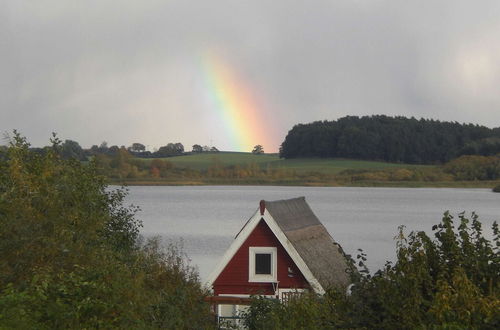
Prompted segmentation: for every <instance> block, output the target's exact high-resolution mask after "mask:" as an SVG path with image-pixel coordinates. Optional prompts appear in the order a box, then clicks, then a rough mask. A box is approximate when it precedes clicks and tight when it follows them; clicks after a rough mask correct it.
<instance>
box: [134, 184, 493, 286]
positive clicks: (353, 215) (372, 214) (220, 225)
mask: <svg viewBox="0 0 500 330" xmlns="http://www.w3.org/2000/svg"><path fill="white" fill-rule="evenodd" d="M129 190H130V193H129V196H128V198H127V202H128V203H133V204H134V205H138V206H140V207H141V210H142V211H141V212H139V213H138V215H137V217H138V218H139V219H141V220H142V221H143V224H144V227H143V228H142V230H141V232H142V234H143V235H144V236H146V237H148V236H155V235H159V236H161V237H162V238H163V239H164V241H166V242H169V241H173V242H180V241H182V245H183V250H184V252H185V253H186V254H187V255H188V257H189V258H190V260H191V262H190V264H191V265H193V266H195V267H197V268H198V271H199V273H200V278H201V280H202V281H204V280H206V279H207V277H208V275H209V274H210V272H211V271H212V270H213V268H214V267H215V266H216V264H217V263H218V262H219V260H220V258H221V257H222V255H223V254H224V252H225V251H226V249H227V248H228V247H229V245H230V244H231V242H232V240H233V239H234V236H235V235H236V234H237V233H238V232H239V230H240V229H241V227H242V226H243V225H244V224H245V222H246V221H247V220H248V219H249V218H250V217H251V216H252V215H253V214H254V212H255V211H256V210H257V209H258V206H259V201H260V200H261V199H265V200H279V199H287V198H294V197H299V196H305V197H306V201H307V202H308V203H309V205H310V206H311V208H312V210H313V212H314V213H315V214H316V215H317V216H318V218H319V219H320V221H321V222H322V223H323V224H324V225H325V227H326V228H327V229H328V231H329V232H330V234H331V235H332V236H333V238H334V239H335V240H336V241H337V242H338V243H339V244H340V245H341V246H342V247H343V248H344V251H345V252H346V253H347V254H351V255H354V256H355V255H356V253H357V249H358V248H360V249H363V250H364V252H365V253H366V254H367V255H368V261H367V264H368V266H369V268H370V270H371V271H376V270H377V269H379V268H381V267H382V266H383V265H384V264H385V261H386V260H394V258H395V247H396V244H395V241H394V236H395V235H396V234H397V228H398V226H399V225H405V226H406V228H407V232H409V231H411V230H425V231H427V232H428V233H431V227H432V226H433V225H434V224H437V223H438V222H439V221H440V220H441V217H442V215H443V213H444V211H446V210H449V211H450V212H451V213H452V214H453V215H455V216H456V215H457V214H458V213H459V212H462V211H465V212H467V213H468V214H469V215H470V212H472V211H475V212H476V213H477V214H478V215H479V220H480V221H481V222H482V223H483V228H484V230H485V233H486V234H487V236H488V237H491V224H492V223H493V221H497V222H500V194H495V193H492V192H491V190H490V189H456V188H351V187H270V186H160V187H152V186H145V187H142V186H133V187H129Z"/></svg>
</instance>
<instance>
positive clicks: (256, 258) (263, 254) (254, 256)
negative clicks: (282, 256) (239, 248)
mask: <svg viewBox="0 0 500 330" xmlns="http://www.w3.org/2000/svg"><path fill="white" fill-rule="evenodd" d="M248 252H249V256H248V257H249V258H248V259H249V265H248V281H249V282H276V279H277V274H276V269H277V253H276V248H275V247H261V246H259V247H250V248H249V251H248Z"/></svg>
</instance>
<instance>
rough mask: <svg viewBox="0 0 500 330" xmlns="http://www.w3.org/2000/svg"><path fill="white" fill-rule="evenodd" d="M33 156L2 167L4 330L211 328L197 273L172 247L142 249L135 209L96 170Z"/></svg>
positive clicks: (23, 152) (154, 244)
mask: <svg viewBox="0 0 500 330" xmlns="http://www.w3.org/2000/svg"><path fill="white" fill-rule="evenodd" d="M52 142H53V145H52V147H51V148H50V149H49V150H47V151H46V152H45V153H39V154H36V153H33V152H30V151H29V148H28V147H29V144H28V143H27V142H26V140H25V139H24V138H22V137H21V136H20V135H19V134H17V133H15V135H14V137H13V140H12V142H11V143H10V146H9V147H8V148H7V150H6V151H4V152H3V153H2V155H3V156H2V157H1V159H0V253H1V258H0V328H2V329H3V328H32V329H62V328H64V329H66V328H71V329H73V328H180V329H182V328H197V329H198V328H209V327H211V320H212V319H211V317H210V314H209V306H208V305H207V304H205V303H204V302H203V298H204V295H205V292H204V291H203V290H202V288H201V286H200V283H199V280H198V276H197V274H196V273H195V272H194V271H193V270H192V268H191V267H189V266H186V265H185V263H184V259H183V258H182V255H181V254H180V252H179V250H178V249H176V248H175V247H170V248H169V249H163V248H162V247H161V245H160V244H159V242H158V240H154V239H153V240H148V241H146V242H144V243H142V244H139V241H138V234H139V228H140V226H141V223H140V222H139V221H138V220H137V219H136V218H135V212H136V211H137V208H136V207H133V206H131V207H126V206H124V205H123V200H124V198H125V196H126V191H125V190H124V189H118V190H109V189H108V188H107V186H106V184H105V183H104V179H103V178H102V177H100V176H98V175H97V169H96V166H95V164H94V163H92V162H91V163H90V164H88V165H82V164H80V162H78V161H75V160H71V159H70V160H65V159H62V158H61V157H60V141H59V140H58V139H57V138H54V139H53V141H52Z"/></svg>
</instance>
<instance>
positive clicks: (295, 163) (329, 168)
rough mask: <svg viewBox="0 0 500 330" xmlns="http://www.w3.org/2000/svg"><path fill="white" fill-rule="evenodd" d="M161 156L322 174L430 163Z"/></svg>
mask: <svg viewBox="0 0 500 330" xmlns="http://www.w3.org/2000/svg"><path fill="white" fill-rule="evenodd" d="M163 159H164V160H168V161H169V162H172V163H173V164H175V165H176V166H177V167H189V168H192V169H195V170H206V169H207V168H209V167H210V166H213V165H214V164H216V163H218V164H220V165H221V166H223V167H225V166H231V165H240V166H245V165H247V164H251V163H255V164H258V165H259V166H260V167H261V168H266V167H267V166H270V167H273V168H284V169H293V170H295V171H296V172H297V173H307V172H319V173H324V174H337V173H339V172H341V171H343V170H346V169H353V170H357V169H358V170H360V169H370V170H379V169H380V170H381V169H387V168H408V167H429V165H408V164H394V163H385V162H375V161H364V160H351V159H321V158H305V159H304V158H301V159H280V158H279V157H278V155H276V154H263V155H254V154H251V153H243V152H220V153H205V154H192V155H186V156H177V157H169V158H163Z"/></svg>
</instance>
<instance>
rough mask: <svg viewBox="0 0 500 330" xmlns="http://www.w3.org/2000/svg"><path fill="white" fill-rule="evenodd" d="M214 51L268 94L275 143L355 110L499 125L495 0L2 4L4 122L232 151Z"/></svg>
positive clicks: (44, 133) (80, 137) (4, 0)
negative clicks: (222, 120)
mask: <svg viewBox="0 0 500 330" xmlns="http://www.w3.org/2000/svg"><path fill="white" fill-rule="evenodd" d="M206 52H215V53H217V54H218V56H219V57H220V58H222V59H223V61H224V62H225V63H226V64H227V65H228V67H230V68H232V69H233V70H234V72H235V74H236V75H237V77H239V79H240V80H241V81H242V82H244V86H246V88H247V89H248V90H249V92H251V93H253V94H255V95H257V96H258V99H259V100H261V101H262V102H260V103H259V105H261V106H263V107H265V111H266V112H267V113H269V118H272V119H269V120H268V119H266V118H263V122H265V123H266V125H269V126H270V127H268V129H273V130H275V132H276V134H275V135H276V136H277V137H278V138H277V140H276V141H274V145H268V146H266V145H265V146H264V148H265V149H266V151H276V149H277V146H278V145H279V144H280V143H281V142H282V140H283V139H284V137H285V135H286V133H287V131H288V130H289V129H291V128H292V127H293V125H295V124H297V123H307V122H311V121H315V120H325V119H327V120H333V119H337V118H340V117H343V116H346V115H370V114H387V115H404V116H414V117H417V118H420V117H425V118H434V119H440V120H448V121H458V122H472V123H478V124H482V125H486V126H488V127H498V126H500V1H498V0H492V1H470V0H466V1H459V0H450V1H438V0H433V1H423V0H416V1H409V0H405V1H401V0H395V1H382V0H380V1H377V0H349V1H334V0H329V1H326V0H325V1H314V0H304V1H293V0H272V1H270V0H266V1H259V0H251V1H238V0H227V1H218V0H210V1H208V0H199V1H188V0H179V1H177V0H170V1H166V0H162V1H147V0H140V1H139V0H137V1H124V0H120V1H105V0H97V1H90V0H86V1H67V0H60V1H56V0H52V1H50V0H43V1H42V0H39V1H35V0H33V1H23V0H12V1H9V0H0V130H1V131H2V132H6V131H11V130H12V129H18V130H20V131H21V132H22V133H23V134H24V135H26V136H27V137H28V139H29V140H30V141H31V142H32V144H34V145H45V144H47V143H48V139H49V137H50V134H51V132H57V133H58V134H59V136H60V137H61V138H62V139H73V140H76V141H78V142H80V144H81V145H82V146H83V147H90V146H91V145H92V144H100V143H101V142H102V141H107V142H108V144H109V145H113V144H118V145H127V146H128V145H130V144H131V143H132V142H142V143H143V144H146V145H149V146H151V147H159V146H161V145H165V144H166V143H168V142H182V143H183V144H184V145H185V146H186V149H190V148H191V145H193V144H195V143H198V144H213V145H215V146H217V147H218V148H219V149H227V148H230V147H229V146H230V145H231V144H230V143H229V142H228V141H226V139H227V137H226V135H225V134H223V133H224V132H222V131H221V129H220V127H218V126H217V125H214V124H213V123H214V122H216V121H217V120H218V119H219V118H217V116H218V114H217V112H216V111H214V109H213V107H211V106H208V105H207V103H206V102H204V100H203V97H204V96H203V95H205V94H206V93H205V92H204V91H203V88H204V87H203V84H201V82H202V81H203V78H204V77H203V72H202V70H201V69H200V58H201V57H203V54H205V53H206ZM257 142H258V141H256V143H257Z"/></svg>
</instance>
